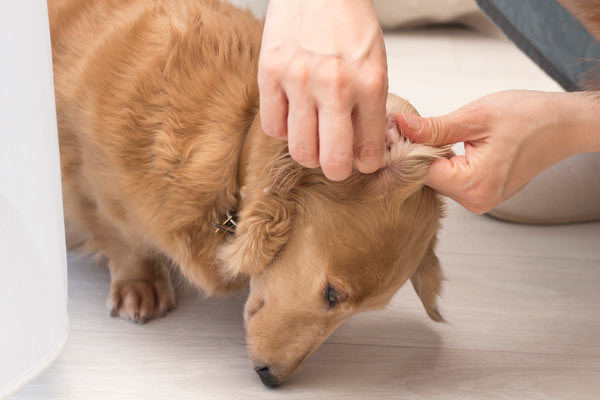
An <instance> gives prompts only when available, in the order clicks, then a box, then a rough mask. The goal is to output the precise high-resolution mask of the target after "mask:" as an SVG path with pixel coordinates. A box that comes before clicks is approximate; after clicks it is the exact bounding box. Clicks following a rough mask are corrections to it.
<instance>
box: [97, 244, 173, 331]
mask: <svg viewBox="0 0 600 400" xmlns="http://www.w3.org/2000/svg"><path fill="white" fill-rule="evenodd" d="M108 268H109V270H110V280H111V283H110V294H109V296H108V300H107V306H108V308H109V309H110V310H111V311H110V314H111V316H113V317H116V316H119V317H121V318H125V319H129V320H131V321H133V322H135V323H138V324H143V323H145V322H146V321H149V320H151V319H153V318H157V317H164V316H165V315H166V314H167V312H168V311H169V310H170V309H172V308H173V307H175V294H174V292H173V287H172V286H171V281H170V280H169V275H168V272H167V269H166V267H165V266H164V265H163V263H162V261H161V260H159V259H156V258H153V257H143V256H140V255H137V254H135V253H132V252H119V253H116V255H115V254H114V253H113V254H112V257H110V256H109V260H108Z"/></svg>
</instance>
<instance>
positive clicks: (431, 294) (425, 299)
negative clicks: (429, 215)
mask: <svg viewBox="0 0 600 400" xmlns="http://www.w3.org/2000/svg"><path fill="white" fill-rule="evenodd" d="M435 242H436V239H435V238H434V239H433V240H432V241H431V244H430V246H429V248H428V249H427V253H425V257H423V261H422V262H421V265H420V266H419V268H417V270H416V271H415V273H414V274H413V276H412V277H411V278H410V280H411V282H412V284H413V287H414V288H415V292H417V295H418V296H419V298H420V299H421V302H422V303H423V306H424V307H425V311H427V315H429V318H431V319H432V320H434V321H436V322H444V318H443V317H442V316H441V314H440V312H439V311H438V307H437V298H438V296H439V294H440V292H441V289H442V280H443V277H442V271H441V269H440V261H439V259H438V258H437V256H436V255H435V252H434V246H435Z"/></svg>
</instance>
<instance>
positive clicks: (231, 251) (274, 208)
mask: <svg viewBox="0 0 600 400" xmlns="http://www.w3.org/2000/svg"><path fill="white" fill-rule="evenodd" d="M294 215H295V208H294V204H293V202H291V201H289V200H287V199H285V198H284V197H282V196H281V195H279V194H278V193H275V192H272V191H267V192H266V193H262V194H261V195H260V196H258V197H257V198H255V199H252V200H250V201H249V202H248V203H246V205H244V207H243V208H242V210H241V212H240V214H239V221H238V225H237V228H236V232H235V234H234V236H233V237H232V238H231V239H230V240H229V242H228V243H226V244H224V245H223V247H222V248H221V250H220V251H219V256H218V257H219V259H220V260H221V261H222V262H223V264H224V268H225V271H226V273H228V274H230V275H233V276H236V275H239V274H247V275H253V274H258V273H260V272H261V271H262V270H263V269H264V268H265V267H266V266H267V265H268V264H269V263H270V262H271V260H273V258H274V257H275V256H276V255H277V254H278V253H279V252H280V251H281V250H282V249H283V248H284V247H285V245H286V244H287V241H288V237H289V234H290V229H291V226H292V221H293V219H294Z"/></svg>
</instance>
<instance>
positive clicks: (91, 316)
mask: <svg viewBox="0 0 600 400" xmlns="http://www.w3.org/2000/svg"><path fill="white" fill-rule="evenodd" d="M386 40H387V43H388V58H389V68H390V87H391V89H392V91H394V92H396V93H398V94H400V95H404V96H406V97H408V98H409V99H410V100H411V101H412V102H413V103H414V104H415V105H416V106H417V108H418V109H419V110H420V111H421V112H422V114H424V115H432V114H437V113H443V112H447V111H450V110H452V109H453V108H456V107H458V106H460V105H461V104H464V103H465V102H467V101H469V100H473V99H475V98H476V97H478V96H481V95H484V94H486V93H489V92H492V91H496V90H503V89H508V88H529V89H542V90H552V89H556V85H555V84H554V83H553V82H551V81H550V80H549V79H548V78H547V77H545V76H544V75H543V73H541V72H540V71H539V70H538V69H537V68H536V67H534V66H533V65H532V64H531V63H530V62H529V61H528V60H527V59H526V58H525V57H523V56H522V55H521V54H520V53H519V52H518V51H517V50H516V49H515V48H514V47H513V46H512V45H511V44H509V43H508V42H506V41H504V40H500V39H498V38H492V37H485V36H481V35H478V34H474V33H470V32H467V31H464V30H459V29H436V30H428V31H417V32H407V33H394V34H388V35H386ZM438 255H439V256H440V258H441V261H442V264H443V268H444V271H445V275H446V277H447V281H446V282H445V292H444V296H443V299H442V302H441V312H442V313H443V315H444V317H445V318H446V320H447V321H448V323H446V324H436V323H434V322H431V321H430V320H429V319H428V318H427V317H426V315H425V313H424V311H423V310H422V308H421V305H420V303H419V301H418V299H417V297H416V295H415V294H414V293H413V291H412V287H410V285H408V286H405V287H404V288H403V289H401V290H400V292H399V293H398V294H397V296H396V297H395V298H394V299H393V301H392V303H391V304H390V306H389V307H388V308H387V309H385V310H382V311H378V312H373V313H367V314H362V315H359V316H357V317H355V318H354V319H352V320H350V321H348V322H347V323H346V324H345V325H343V326H342V327H341V328H340V329H339V330H338V331H337V332H335V333H334V335H333V336H332V337H331V338H330V339H329V340H328V341H327V342H326V343H325V344H324V345H323V346H322V347H321V348H320V349H319V350H318V351H317V352H316V353H315V354H314V356H313V357H312V358H311V359H310V360H309V362H308V363H307V364H306V366H305V367H304V369H303V370H301V371H300V372H299V373H298V374H297V375H295V376H294V377H293V378H292V379H291V380H290V381H289V382H288V383H286V384H285V385H284V386H282V387H280V388H278V389H275V390H273V389H266V388H264V387H263V386H262V384H261V383H260V381H259V380H258V377H257V376H256V374H255V373H254V371H253V370H252V368H251V366H250V362H249V360H248V358H247V356H246V352H245V347H244V334H243V326H242V307H243V304H244V298H245V295H244V294H239V295H236V296H233V297H230V298H225V299H218V298H215V299H208V300H204V299H202V298H201V297H200V296H199V295H198V294H197V293H196V292H195V291H194V290H193V289H190V288H186V287H185V285H184V284H180V285H179V287H178V301H179V306H178V308H177V309H176V310H175V311H174V312H172V313H171V314H169V315H168V317H167V318H165V319H162V320H158V321H154V322H151V323H150V324H147V325H144V326H138V325H134V324H131V323H128V322H125V321H122V320H117V319H111V318H110V317H109V316H108V312H107V310H106V309H105V306H104V301H105V298H106V295H107V293H108V273H107V271H106V270H105V269H104V268H102V267H100V266H97V265H95V264H93V263H92V262H91V261H89V260H82V261H77V260H76V259H75V258H74V257H73V255H71V256H70V258H69V294H70V303H69V308H70V316H71V334H70V339H69V341H68V343H67V345H66V347H65V349H64V351H63V353H62V354H61V356H60V357H59V358H58V359H57V361H56V362H55V363H54V364H53V365H52V366H51V367H50V368H49V369H48V370H47V371H46V372H45V373H44V374H42V375H41V376H40V377H38V378H37V379H36V380H34V381H33V382H31V383H30V384H29V385H27V386H26V387H25V388H24V389H22V390H21V391H20V392H19V393H17V394H16V395H14V396H13V397H12V398H14V399H254V398H256V399H259V398H260V399H263V398H264V399H282V398H285V399H338V398H339V399H367V398H391V399H528V400H533V399H599V398H600V223H589V224H579V225H566V226H547V227H540V226H520V225H514V224H508V223H503V222H500V221H497V220H493V219H491V218H488V217H485V216H477V215H473V214H470V213H468V212H467V211H465V210H464V209H463V208H461V207H460V206H458V205H457V204H455V203H450V204H449V207H448V216H447V218H446V219H445V220H444V227H443V230H442V232H441V240H440V243H439V250H438Z"/></svg>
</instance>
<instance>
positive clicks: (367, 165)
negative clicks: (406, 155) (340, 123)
mask: <svg viewBox="0 0 600 400" xmlns="http://www.w3.org/2000/svg"><path fill="white" fill-rule="evenodd" d="M385 135H386V115H385V100H384V101H381V102H380V103H379V104H374V105H373V106H371V107H369V106H366V105H365V104H364V103H360V104H359V105H358V107H357V112H356V115H355V117H354V149H353V155H354V162H355V164H356V167H357V168H358V170H359V171H360V172H362V173H364V174H368V173H371V172H375V171H377V170H378V169H379V168H381V167H382V166H383V156H384V153H385V143H386V142H385Z"/></svg>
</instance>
